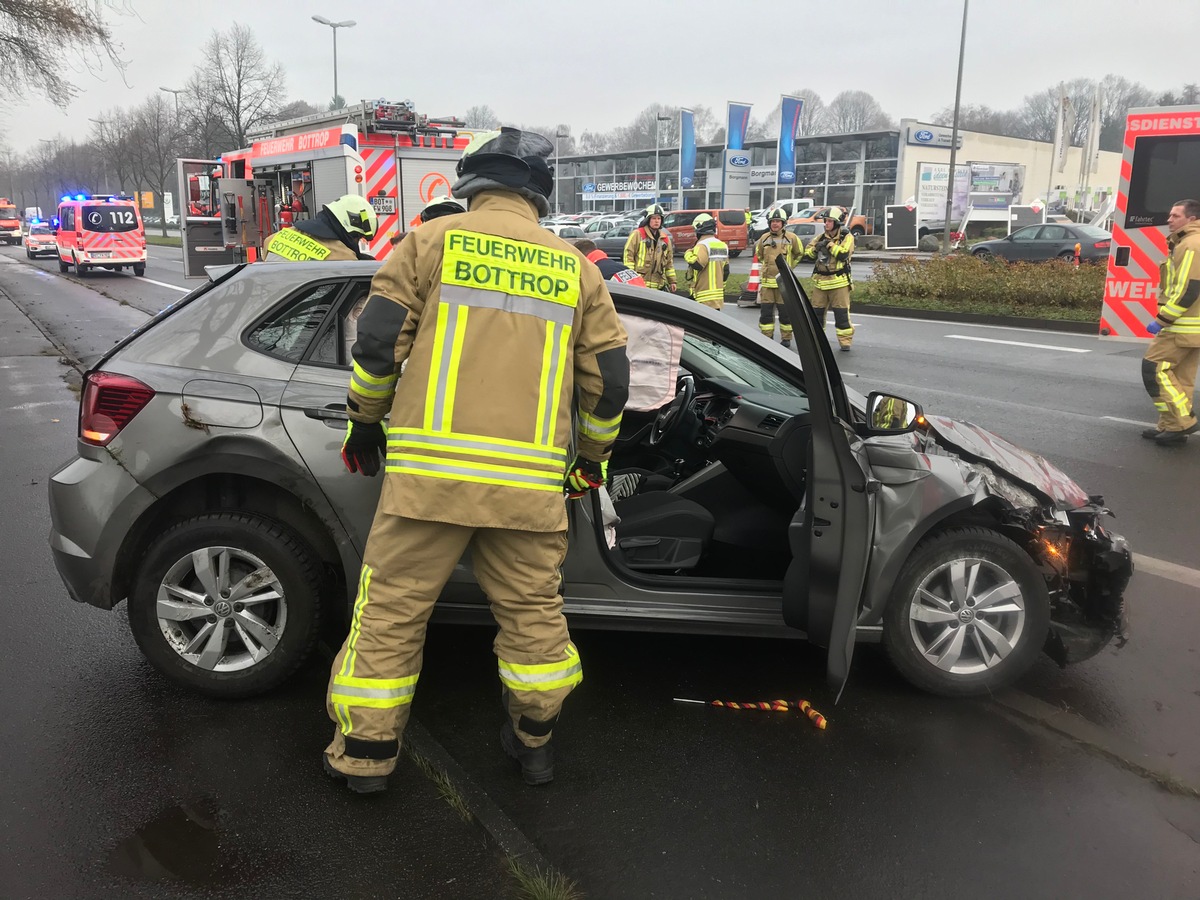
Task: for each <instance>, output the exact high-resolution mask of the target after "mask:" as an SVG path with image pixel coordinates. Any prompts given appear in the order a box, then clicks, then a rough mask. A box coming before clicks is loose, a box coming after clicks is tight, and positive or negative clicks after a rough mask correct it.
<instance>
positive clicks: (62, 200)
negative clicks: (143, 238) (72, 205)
mask: <svg viewBox="0 0 1200 900" xmlns="http://www.w3.org/2000/svg"><path fill="white" fill-rule="evenodd" d="M70 199H71V195H70V194H63V195H62V196H61V197H60V198H59V200H58V202H59V203H66V202H67V201H68V200H70Z"/></svg>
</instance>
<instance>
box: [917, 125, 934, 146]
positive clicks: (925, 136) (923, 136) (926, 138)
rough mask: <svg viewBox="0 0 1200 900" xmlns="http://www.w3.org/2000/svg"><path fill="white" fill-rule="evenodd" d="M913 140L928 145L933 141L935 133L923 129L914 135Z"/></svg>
mask: <svg viewBox="0 0 1200 900" xmlns="http://www.w3.org/2000/svg"><path fill="white" fill-rule="evenodd" d="M913 140H916V141H920V142H921V143H922V144H928V143H929V142H930V141H932V140H933V132H932V131H928V130H926V129H924V128H922V129H921V130H920V131H918V132H917V133H916V134H914V135H913Z"/></svg>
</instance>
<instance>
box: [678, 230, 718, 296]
mask: <svg viewBox="0 0 1200 900" xmlns="http://www.w3.org/2000/svg"><path fill="white" fill-rule="evenodd" d="M701 248H704V253H703V254H701V253H700V249H701ZM702 255H703V256H705V257H707V259H702V258H701V257H702ZM683 259H684V261H685V262H686V263H688V264H689V265H691V264H692V263H699V264H700V265H702V266H704V268H703V269H701V270H700V271H699V272H696V287H695V290H694V292H693V296H694V297H695V298H696V300H697V301H699V302H700V303H720V302H723V301H724V299H725V266H726V265H728V263H729V245H728V244H726V243H725V242H724V241H721V240H718V239H717V238H704V239H703V240H701V241H699V242H698V243H697V244H696V246H694V247H692V248H691V249H690V250H688V251H687V252H685V253H684V254H683ZM692 271H695V270H692Z"/></svg>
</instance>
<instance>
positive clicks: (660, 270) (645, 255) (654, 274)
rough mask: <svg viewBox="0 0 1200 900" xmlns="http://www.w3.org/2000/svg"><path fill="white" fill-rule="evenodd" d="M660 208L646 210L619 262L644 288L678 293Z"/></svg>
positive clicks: (668, 238)
mask: <svg viewBox="0 0 1200 900" xmlns="http://www.w3.org/2000/svg"><path fill="white" fill-rule="evenodd" d="M664 215H665V213H664V211H663V208H662V207H661V206H659V205H658V204H657V203H651V204H650V205H649V206H647V207H646V211H645V213H644V214H643V215H642V224H641V225H640V226H639V227H637V228H635V229H634V230H633V233H632V234H630V235H629V240H627V241H626V242H625V252H624V253H623V254H622V255H621V261H622V262H623V263H625V265H626V266H628V267H629V268H631V269H633V270H634V271H635V272H637V273H638V274H639V275H641V276H642V279H643V280H644V281H645V282H646V287H648V288H654V289H655V290H663V291H670V292H671V293H672V294H673V293H675V291H676V290H678V285H677V284H676V280H675V248H674V247H673V246H671V233H670V232H669V231H663V230H662V221H663V216H664Z"/></svg>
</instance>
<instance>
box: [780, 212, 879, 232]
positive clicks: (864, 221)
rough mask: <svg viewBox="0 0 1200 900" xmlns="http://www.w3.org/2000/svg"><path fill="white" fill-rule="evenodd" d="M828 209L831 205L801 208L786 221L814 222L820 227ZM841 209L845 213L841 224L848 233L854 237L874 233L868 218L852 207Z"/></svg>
mask: <svg viewBox="0 0 1200 900" xmlns="http://www.w3.org/2000/svg"><path fill="white" fill-rule="evenodd" d="M830 209H832V207H829V206H815V207H813V208H812V209H806V210H803V211H802V212H801V213H800V214H799V215H797V216H794V217H792V218H791V219H788V222H789V223H791V222H816V223H818V224H819V225H821V227H824V218H825V214H826V213H827V212H829V210H830ZM842 209H843V211H844V212H845V213H846V218H845V221H844V223H843V224H844V225H845V227H846V228H849V229H850V233H851V234H852V235H854V236H855V237H862V236H863V235H864V234H872V233H874V231H875V228H874V226H873V225H872V224H871V220H870V219H868V218H867V217H866V216H864V215H861V214H860V213H856V212H855V211H854V208H853V207H849V208H847V207H844V206H843V207H842Z"/></svg>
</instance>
